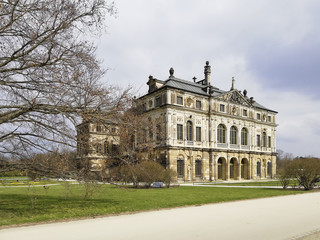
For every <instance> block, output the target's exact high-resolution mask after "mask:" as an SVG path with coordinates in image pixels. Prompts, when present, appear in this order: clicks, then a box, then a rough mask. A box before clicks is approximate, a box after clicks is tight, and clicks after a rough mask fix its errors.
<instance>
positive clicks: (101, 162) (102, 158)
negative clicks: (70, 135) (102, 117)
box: [77, 120, 120, 171]
mask: <svg viewBox="0 0 320 240" xmlns="http://www.w3.org/2000/svg"><path fill="white" fill-rule="evenodd" d="M77 133H78V135H77V155H78V158H79V160H80V161H81V162H82V163H85V162H88V163H89V164H90V169H91V171H101V169H105V168H106V167H107V166H108V165H110V164H111V163H112V162H113V161H112V155H113V153H115V152H117V150H118V145H119V141H120V139H119V134H118V127H117V125H116V124H114V123H112V122H110V121H103V122H101V121H95V120H91V121H85V122H83V123H82V124H80V125H78V126H77Z"/></svg>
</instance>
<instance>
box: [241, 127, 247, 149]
mask: <svg viewBox="0 0 320 240" xmlns="http://www.w3.org/2000/svg"><path fill="white" fill-rule="evenodd" d="M241 145H243V146H248V129H247V128H245V127H244V128H242V129H241Z"/></svg>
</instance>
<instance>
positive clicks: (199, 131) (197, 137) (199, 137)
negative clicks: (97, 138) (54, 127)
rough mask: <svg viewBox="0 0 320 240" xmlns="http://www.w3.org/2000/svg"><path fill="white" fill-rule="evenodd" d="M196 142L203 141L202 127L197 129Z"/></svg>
mask: <svg viewBox="0 0 320 240" xmlns="http://www.w3.org/2000/svg"><path fill="white" fill-rule="evenodd" d="M196 141H198V142H200V141H201V127H196Z"/></svg>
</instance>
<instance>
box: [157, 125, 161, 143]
mask: <svg viewBox="0 0 320 240" xmlns="http://www.w3.org/2000/svg"><path fill="white" fill-rule="evenodd" d="M157 141H161V126H160V125H157Z"/></svg>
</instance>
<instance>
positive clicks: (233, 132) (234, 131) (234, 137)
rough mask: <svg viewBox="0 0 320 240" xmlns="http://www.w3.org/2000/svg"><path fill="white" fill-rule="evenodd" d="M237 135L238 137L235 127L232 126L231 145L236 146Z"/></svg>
mask: <svg viewBox="0 0 320 240" xmlns="http://www.w3.org/2000/svg"><path fill="white" fill-rule="evenodd" d="M237 135H238V129H237V127H236V126H232V127H231V128H230V144H233V145H236V144H238V139H237Z"/></svg>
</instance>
